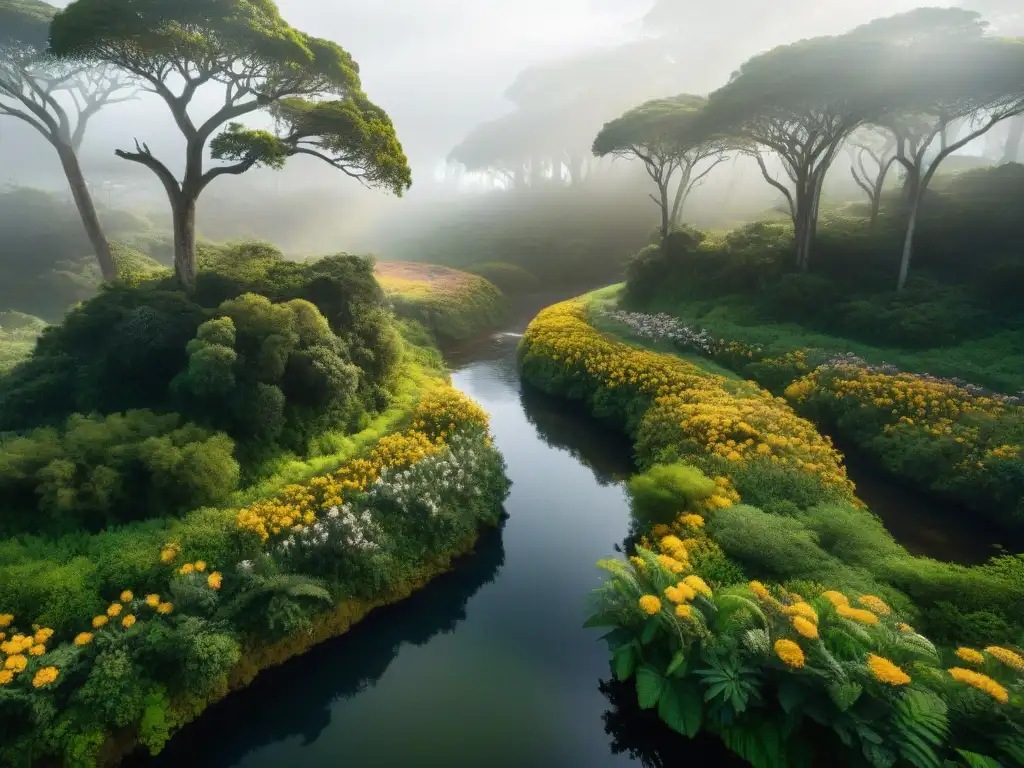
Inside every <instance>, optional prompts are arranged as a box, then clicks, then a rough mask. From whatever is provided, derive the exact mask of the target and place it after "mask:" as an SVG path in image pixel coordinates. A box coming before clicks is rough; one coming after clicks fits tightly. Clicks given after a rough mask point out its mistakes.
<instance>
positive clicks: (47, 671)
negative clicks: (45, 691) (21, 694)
mask: <svg viewBox="0 0 1024 768" xmlns="http://www.w3.org/2000/svg"><path fill="white" fill-rule="evenodd" d="M59 674H60V672H59V671H58V669H57V668H56V667H43V668H42V669H40V670H39V671H38V672H36V676H35V677H33V678H32V685H33V686H34V687H36V688H42V687H43V686H45V685H49V684H50V683H52V682H54V681H55V680H56V679H57V675H59Z"/></svg>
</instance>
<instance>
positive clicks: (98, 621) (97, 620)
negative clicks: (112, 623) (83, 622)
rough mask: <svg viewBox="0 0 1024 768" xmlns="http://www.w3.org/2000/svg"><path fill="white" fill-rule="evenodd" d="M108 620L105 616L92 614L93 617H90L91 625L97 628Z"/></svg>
mask: <svg viewBox="0 0 1024 768" xmlns="http://www.w3.org/2000/svg"><path fill="white" fill-rule="evenodd" d="M108 621H109V619H108V618H107V617H106V616H93V618H92V627H93V629H99V628H100V627H102V626H103V625H104V624H106V623H107V622H108Z"/></svg>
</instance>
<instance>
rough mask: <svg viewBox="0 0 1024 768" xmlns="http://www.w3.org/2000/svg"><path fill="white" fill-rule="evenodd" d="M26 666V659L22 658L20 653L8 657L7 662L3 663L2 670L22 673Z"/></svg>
mask: <svg viewBox="0 0 1024 768" xmlns="http://www.w3.org/2000/svg"><path fill="white" fill-rule="evenodd" d="M27 666H28V659H26V658H25V657H24V656H22V655H21V654H20V653H18V654H15V655H14V656H8V657H7V660H6V661H4V669H9V670H11V671H12V672H15V673H17V672H24V671H25V667H27Z"/></svg>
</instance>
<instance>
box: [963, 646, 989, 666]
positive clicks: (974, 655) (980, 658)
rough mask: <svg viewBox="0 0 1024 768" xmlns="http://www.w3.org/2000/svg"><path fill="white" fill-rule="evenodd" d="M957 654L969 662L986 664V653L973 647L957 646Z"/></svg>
mask: <svg viewBox="0 0 1024 768" xmlns="http://www.w3.org/2000/svg"><path fill="white" fill-rule="evenodd" d="M956 655H957V656H959V657H960V658H961V659H962V660H964V661H966V662H967V663H968V664H984V663H985V655H984V654H983V653H981V652H980V651H976V650H974V649H973V648H957V649H956Z"/></svg>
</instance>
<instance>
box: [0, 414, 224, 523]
mask: <svg viewBox="0 0 1024 768" xmlns="http://www.w3.org/2000/svg"><path fill="white" fill-rule="evenodd" d="M0 449H2V450H0V494H2V495H3V497H4V500H5V508H4V512H3V518H2V523H0V525H2V529H3V531H4V532H5V533H8V534H10V533H11V532H15V531H30V532H33V533H63V532H71V531H75V530H89V531H97V530H100V529H101V528H104V527H106V526H108V525H114V524H118V523H124V522H128V521H131V520H138V519H142V518H145V517H163V516H167V515H176V514H180V513H182V512H184V511H186V510H188V509H192V508H195V507H199V506H204V505H207V504H216V503H218V502H221V501H223V500H224V499H225V498H227V496H228V495H229V494H230V493H231V492H232V491H234V490H235V488H236V487H237V485H238V480H239V467H238V463H237V462H236V461H235V460H234V458H233V455H232V454H233V449H234V443H233V442H232V441H231V440H230V439H229V438H228V437H227V436H225V435H223V434H216V433H212V432H210V431H208V430H205V429H202V428H200V427H197V426H196V425H194V424H187V423H186V424H183V423H182V422H181V418H180V417H179V416H178V415H176V414H168V415H164V416H160V415H157V414H154V413H152V412H150V411H129V412H127V413H125V414H115V415H112V416H108V417H105V418H104V417H96V416H79V415H76V416H72V417H71V418H70V419H68V422H67V425H66V426H65V427H64V428H63V429H61V430H55V429H52V428H43V429H38V430H35V431H33V432H30V433H28V434H27V435H26V436H24V437H15V438H10V439H7V440H4V441H2V442H0Z"/></svg>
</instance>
